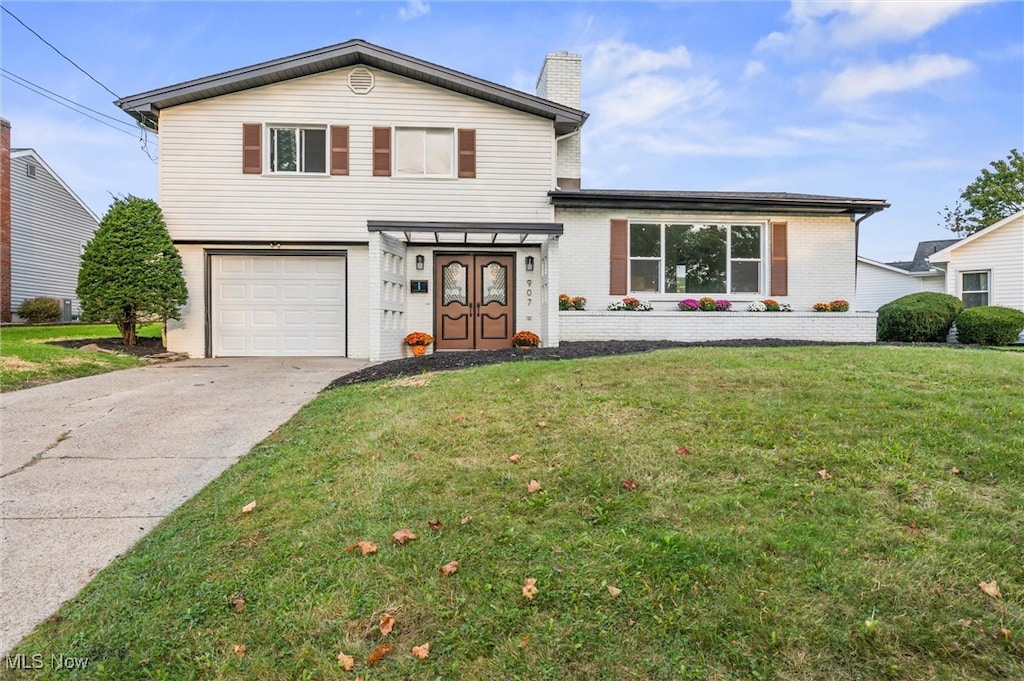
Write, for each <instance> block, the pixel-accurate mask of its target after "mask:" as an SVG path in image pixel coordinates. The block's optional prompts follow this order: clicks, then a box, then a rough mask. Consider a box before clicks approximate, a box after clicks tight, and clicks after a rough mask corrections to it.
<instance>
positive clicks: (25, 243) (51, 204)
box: [11, 152, 97, 315]
mask: <svg viewBox="0 0 1024 681" xmlns="http://www.w3.org/2000/svg"><path fill="white" fill-rule="evenodd" d="M30 165H32V166H34V167H35V177H29V176H28V168H29V166H30ZM96 227H97V221H96V217H95V216H94V215H93V214H92V213H91V212H90V211H89V210H87V209H86V208H85V207H84V206H83V205H82V203H81V202H80V201H79V200H78V199H77V198H76V197H75V196H73V195H72V194H70V193H68V190H67V188H66V187H65V185H64V184H63V183H62V182H61V181H60V180H59V179H58V178H56V177H54V176H53V175H52V174H51V172H50V171H49V170H48V169H47V167H46V166H44V165H43V164H41V163H40V162H39V161H38V160H37V159H36V158H35V156H33V155H32V153H31V152H14V153H13V154H11V308H12V309H14V310H16V309H17V307H18V305H20V304H21V302H22V301H23V300H26V299H28V298H35V297H37V296H47V297H50V298H58V299H62V300H71V301H72V314H74V315H78V314H79V311H80V308H79V304H78V298H77V296H76V295H75V289H76V288H77V287H78V268H79V264H80V262H81V255H82V246H84V245H85V243H86V242H87V241H89V240H90V239H91V238H92V236H93V234H94V233H95V231H96Z"/></svg>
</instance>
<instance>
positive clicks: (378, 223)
mask: <svg viewBox="0 0 1024 681" xmlns="http://www.w3.org/2000/svg"><path fill="white" fill-rule="evenodd" d="M366 229H367V230H368V231H370V232H389V233H393V234H402V235H403V236H404V237H405V242H406V243H408V244H409V245H412V246H446V245H469V246H474V245H479V246H539V245H540V244H542V243H544V242H545V241H546V240H547V239H549V238H551V237H559V236H561V235H562V231H563V227H562V223H561V222H420V221H410V220H367V222H366Z"/></svg>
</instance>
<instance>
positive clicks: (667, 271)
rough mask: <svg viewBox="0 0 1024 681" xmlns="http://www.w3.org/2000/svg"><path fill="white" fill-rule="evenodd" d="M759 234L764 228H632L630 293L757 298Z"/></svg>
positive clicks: (652, 225)
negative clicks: (745, 296)
mask: <svg viewBox="0 0 1024 681" xmlns="http://www.w3.org/2000/svg"><path fill="white" fill-rule="evenodd" d="M763 232H764V226H763V225H708V224H662V223H648V224H644V223H635V224H631V225H630V226H629V282H630V291H633V292H637V293H672V294H676V293H692V294H721V295H729V294H734V293H752V294H757V293H760V291H761V282H762V280H763V276H762V261H763V255H762V253H763V243H764V237H763Z"/></svg>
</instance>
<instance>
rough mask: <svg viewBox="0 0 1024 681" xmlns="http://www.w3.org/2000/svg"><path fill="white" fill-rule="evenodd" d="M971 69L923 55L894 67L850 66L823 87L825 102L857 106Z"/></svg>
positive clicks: (968, 65) (949, 59)
mask: <svg viewBox="0 0 1024 681" xmlns="http://www.w3.org/2000/svg"><path fill="white" fill-rule="evenodd" d="M972 68H973V65H972V64H971V62H969V61H967V60H966V59H960V58H957V57H951V56H949V55H946V54H923V55H917V56H914V57H911V58H909V59H906V60H903V61H901V62H897V63H893V64H874V65H868V66H851V67H850V68H848V69H846V70H844V71H842V72H840V73H839V74H838V75H836V76H835V77H834V78H833V79H832V81H831V82H830V83H829V84H828V85H827V86H826V87H825V90H824V91H823V92H822V95H821V98H822V100H824V101H826V102H840V103H841V102H856V101H860V100H863V99H867V98H869V97H872V96H874V95H877V94H881V93H885V92H904V91H906V90H913V89H916V88H920V87H923V86H925V85H927V84H928V83H932V82H934V81H937V80H944V79H947V78H955V77H956V76H961V75H963V74H965V73H967V72H968V71H970V70H971V69H972Z"/></svg>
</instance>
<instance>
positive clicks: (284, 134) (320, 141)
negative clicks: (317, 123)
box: [270, 128, 327, 173]
mask: <svg viewBox="0 0 1024 681" xmlns="http://www.w3.org/2000/svg"><path fill="white" fill-rule="evenodd" d="M270 171H271V172H273V173H326V172H327V130H326V129H324V128H270Z"/></svg>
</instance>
